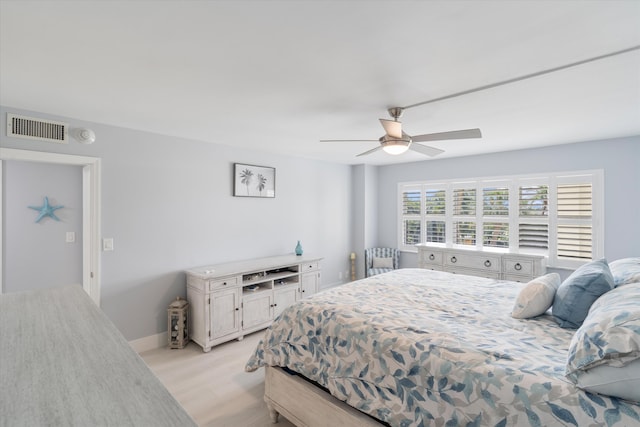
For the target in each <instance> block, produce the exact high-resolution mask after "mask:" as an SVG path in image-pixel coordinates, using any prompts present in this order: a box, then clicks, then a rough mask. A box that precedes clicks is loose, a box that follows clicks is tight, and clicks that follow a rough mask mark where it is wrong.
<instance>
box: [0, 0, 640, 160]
mask: <svg viewBox="0 0 640 427" xmlns="http://www.w3.org/2000/svg"><path fill="white" fill-rule="evenodd" d="M639 23H640V1H636V0H631V1H612V0H606V1H597V0H596V1H555V2H552V1H512V2H507V1H184V0H183V1H168V0H165V1H141V0H137V1H82V2H80V1H28V0H21V1H12V0H9V1H7V0H0V28H1V29H0V104H2V105H5V106H10V107H14V108H20V109H27V110H33V111H37V112H43V113H50V114H54V115H59V116H66V117H72V118H76V119H81V120H87V121H94V122H100V123H105V124H110V125H116V126H122V127H128V128H134V129H139V130H145V131H150V132H155V133H160V134H166V135H172V136H179V137H184V138H189V139H194V140H201V141H207V142H215V143H221V144H229V145H233V146H238V147H246V148H250V149H258V150H267V151H272V152H279V153H289V154H291V155H295V156H302V157H308V158H315V159H323V160H327V161H332V162H340V163H346V164H358V163H368V164H388V163H401V162H407V161H415V160H424V159H428V157H425V156H423V155H420V154H418V153H412V152H409V153H406V154H403V155H400V156H390V155H387V154H385V153H382V152H378V153H376V154H373V155H370V156H366V157H357V158H356V157H355V155H356V154H358V153H360V152H363V151H366V150H368V149H370V148H374V147H375V146H376V143H375V142H370V143H344V144H321V143H319V140H320V139H377V138H379V137H380V136H382V135H383V133H384V132H383V130H382V127H381V126H380V124H379V122H378V118H388V115H387V112H386V109H387V108H388V107H393V106H401V107H402V106H407V105H411V104H415V103H420V102H422V101H427V100H430V99H434V98H438V97H441V96H445V95H449V94H454V93H457V92H461V91H466V90H468V89H473V88H477V87H481V86H484V85H489V84H492V83H496V82H501V81H505V80H508V79H512V78H516V77H519V76H524V75H528V74H531V73H536V72H539V71H542V70H546V69H551V68H554V67H559V66H563V65H566V64H570V63H574V62H578V61H581V60H585V59H589V58H593V57H597V56H600V55H604V54H608V53H611V52H615V51H619V50H623V49H627V48H631V47H634V46H640V24H639ZM401 120H402V122H403V129H404V130H405V131H406V132H407V133H409V134H413V135H416V134H423V133H432V132H442V131H448V130H457V129H466V128H476V127H478V128H480V129H481V130H482V132H483V138H482V139H474V140H455V141H453V140H452V141H441V142H433V143H429V144H428V145H432V146H435V147H438V148H442V149H444V150H446V152H445V153H444V154H441V155H440V156H438V158H443V157H453V156H463V155H470V154H479V153H485V152H496V151H505V150H513V149H520V148H528V147H535V146H545V145H553V144H562V143H571V142H577V141H585V140H594V139H602V138H613V137H623V136H630V135H640V50H633V51H631V52H629V53H625V54H621V55H616V56H613V57H609V58H606V59H601V60H598V61H593V62H589V63H586V64H583V65H579V66H575V67H572V68H568V69H564V70H561V71H557V72H554V73H550V74H545V75H542V76H538V77H534V78H531V79H526V80H522V81H519V82H516V83H512V84H508V85H504V86H500V87H496V88H492V89H488V90H484V91H480V92H475V93H472V94H468V95H464V96H460V97H457V98H453V99H449V100H445V101H440V102H434V103H431V104H427V105H422V106H417V107H414V108H410V109H408V110H406V111H405V113H404V115H403V117H402V119H401ZM98 143H100V135H97V141H96V144H98Z"/></svg>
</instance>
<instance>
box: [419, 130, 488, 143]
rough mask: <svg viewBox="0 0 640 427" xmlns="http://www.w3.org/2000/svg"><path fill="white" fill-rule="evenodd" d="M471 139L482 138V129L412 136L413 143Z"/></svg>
mask: <svg viewBox="0 0 640 427" xmlns="http://www.w3.org/2000/svg"><path fill="white" fill-rule="evenodd" d="M469 138H482V132H480V129H464V130H452V131H449V132H439V133H427V134H424V135H416V136H412V137H411V140H412V141H413V142H426V141H442V140H445V139H469Z"/></svg>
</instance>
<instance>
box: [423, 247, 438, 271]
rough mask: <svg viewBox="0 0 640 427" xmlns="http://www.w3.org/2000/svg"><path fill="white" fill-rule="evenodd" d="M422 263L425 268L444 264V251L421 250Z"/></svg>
mask: <svg viewBox="0 0 640 427" xmlns="http://www.w3.org/2000/svg"><path fill="white" fill-rule="evenodd" d="M420 263H421V264H422V266H423V267H424V268H433V267H434V266H441V265H442V252H436V251H420Z"/></svg>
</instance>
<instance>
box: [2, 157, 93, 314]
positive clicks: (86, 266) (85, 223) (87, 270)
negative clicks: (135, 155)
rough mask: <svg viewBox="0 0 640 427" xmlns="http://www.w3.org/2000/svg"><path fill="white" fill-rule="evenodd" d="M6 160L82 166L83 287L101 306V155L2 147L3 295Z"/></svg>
mask: <svg viewBox="0 0 640 427" xmlns="http://www.w3.org/2000/svg"><path fill="white" fill-rule="evenodd" d="M5 160H19V161H27V162H40V163H53V164H59V165H72V166H82V288H83V289H84V290H85V292H87V293H88V294H89V296H90V297H91V298H92V299H93V301H94V302H95V303H96V304H97V305H98V306H100V200H101V196H100V163H101V159H100V158H99V157H85V156H76V155H71V154H59V153H48V152H44V151H30V150H17V149H12V148H0V224H1V225H2V226H1V227H0V238H1V241H2V242H3V243H2V245H0V294H2V293H3V290H4V270H3V268H4V255H3V253H2V250H3V246H4V237H3V235H2V230H3V229H4V219H3V218H2V211H3V209H2V201H3V195H2V189H3V188H4V183H3V175H4V174H3V172H2V165H3V161H5Z"/></svg>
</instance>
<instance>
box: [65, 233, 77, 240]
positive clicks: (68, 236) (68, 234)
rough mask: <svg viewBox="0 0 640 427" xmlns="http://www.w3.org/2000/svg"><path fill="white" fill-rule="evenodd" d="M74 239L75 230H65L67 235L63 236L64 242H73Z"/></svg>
mask: <svg viewBox="0 0 640 427" xmlns="http://www.w3.org/2000/svg"><path fill="white" fill-rule="evenodd" d="M75 241H76V233H75V231H67V236H66V237H65V242H67V243H74V242H75Z"/></svg>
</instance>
